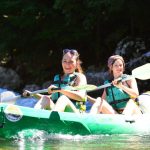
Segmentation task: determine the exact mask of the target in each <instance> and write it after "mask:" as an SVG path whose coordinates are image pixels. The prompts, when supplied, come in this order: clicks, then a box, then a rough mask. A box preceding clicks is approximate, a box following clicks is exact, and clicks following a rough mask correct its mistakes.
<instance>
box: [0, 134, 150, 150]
mask: <svg viewBox="0 0 150 150" xmlns="http://www.w3.org/2000/svg"><path fill="white" fill-rule="evenodd" d="M39 135H40V134H39ZM0 145H1V146H0V148H1V149H7V150H10V149H16V150H26V149H31V150H36V149H38V150H48V149H54V150H55V149H56V150H72V149H73V150H74V149H78V150H85V149H86V150H88V149H89V150H90V149H92V150H93V149H94V150H99V149H100V150H120V149H122V150H128V149H134V150H138V149H143V150H149V147H150V135H142V136H140V135H134V136H131V135H91V136H80V135H75V136H72V135H62V134H52V135H48V134H46V133H44V134H41V137H39V136H37V137H32V138H18V139H14V140H9V141H8V140H2V139H0Z"/></svg>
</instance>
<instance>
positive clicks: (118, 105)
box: [105, 80, 130, 110]
mask: <svg viewBox="0 0 150 150" xmlns="http://www.w3.org/2000/svg"><path fill="white" fill-rule="evenodd" d="M106 83H109V81H108V80H107V81H105V84H106ZM129 99H130V95H129V94H127V93H126V92H125V91H123V90H122V89H120V88H117V87H115V86H113V85H112V86H110V87H108V88H106V100H107V102H108V103H109V104H110V105H111V106H112V107H113V108H114V109H115V110H117V109H122V108H125V106H126V104H127V102H128V100H129Z"/></svg>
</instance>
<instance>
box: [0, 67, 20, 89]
mask: <svg viewBox="0 0 150 150" xmlns="http://www.w3.org/2000/svg"><path fill="white" fill-rule="evenodd" d="M20 84H21V80H20V77H19V76H18V74H17V73H16V72H15V71H14V70H12V69H8V68H4V67H0V87H1V88H6V89H12V90H15V89H17V88H19V86H20Z"/></svg>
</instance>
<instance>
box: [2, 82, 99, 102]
mask: <svg viewBox="0 0 150 150" xmlns="http://www.w3.org/2000/svg"><path fill="white" fill-rule="evenodd" d="M96 87H97V86H95V85H91V84H87V85H81V86H75V87H72V86H67V88H65V89H67V90H83V89H86V90H91V89H95V88H96ZM60 89H61V88H53V90H60ZM26 91H27V90H26ZM27 92H28V93H27V96H33V95H35V94H39V93H47V92H48V89H42V90H36V91H33V92H30V91H27ZM21 97H24V96H23V95H18V96H16V95H15V94H14V93H13V92H11V91H5V92H2V93H1V94H0V102H1V103H15V101H16V100H17V99H19V98H21Z"/></svg>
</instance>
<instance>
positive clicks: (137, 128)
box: [0, 103, 150, 138]
mask: <svg viewBox="0 0 150 150" xmlns="http://www.w3.org/2000/svg"><path fill="white" fill-rule="evenodd" d="M31 130H33V131H34V130H35V131H37V130H40V131H44V132H47V133H49V134H51V133H61V134H71V135H76V134H79V135H91V134H92V135H98V134H149V133H150V115H149V114H143V115H140V116H134V117H133V118H129V117H127V116H125V115H119V114H118V115H108V114H97V115H93V114H89V113H83V114H75V113H69V112H54V111H49V110H39V109H34V108H28V107H23V106H17V105H12V104H6V103H1V104H0V138H12V137H13V136H16V135H17V134H18V133H20V132H23V133H24V134H25V136H28V135H30V133H29V131H31Z"/></svg>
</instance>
